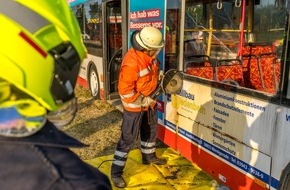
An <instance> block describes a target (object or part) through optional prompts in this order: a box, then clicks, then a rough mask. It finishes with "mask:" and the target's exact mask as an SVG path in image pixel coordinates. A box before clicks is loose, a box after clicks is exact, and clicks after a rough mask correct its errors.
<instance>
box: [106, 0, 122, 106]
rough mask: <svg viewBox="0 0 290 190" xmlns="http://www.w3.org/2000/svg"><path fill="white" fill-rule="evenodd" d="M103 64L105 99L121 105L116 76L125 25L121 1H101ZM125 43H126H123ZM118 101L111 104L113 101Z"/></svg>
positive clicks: (120, 60) (120, 61)
mask: <svg viewBox="0 0 290 190" xmlns="http://www.w3.org/2000/svg"><path fill="white" fill-rule="evenodd" d="M103 18H104V19H103V23H102V26H103V32H104V35H103V44H104V45H103V52H104V57H103V63H104V81H105V84H104V85H105V89H106V90H105V98H106V100H107V101H109V102H111V103H112V104H113V105H115V106H117V107H118V105H119V104H121V102H120V101H119V94H118V88H117V86H118V76H119V70H120V66H121V63H122V55H123V52H124V51H122V46H123V45H125V44H124V42H122V28H123V26H124V24H125V22H123V24H122V21H124V20H125V19H126V18H124V17H123V16H122V14H121V1H120V0H110V1H103ZM125 43H126V42H125ZM116 99H117V100H118V101H117V102H118V103H117V102H115V103H113V102H112V101H113V100H116Z"/></svg>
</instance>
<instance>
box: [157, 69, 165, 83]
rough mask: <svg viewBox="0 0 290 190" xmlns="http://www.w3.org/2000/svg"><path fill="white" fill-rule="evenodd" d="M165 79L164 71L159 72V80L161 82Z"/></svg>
mask: <svg viewBox="0 0 290 190" xmlns="http://www.w3.org/2000/svg"><path fill="white" fill-rule="evenodd" d="M163 77H164V71H162V70H161V71H159V76H158V80H159V81H161V80H162V79H163Z"/></svg>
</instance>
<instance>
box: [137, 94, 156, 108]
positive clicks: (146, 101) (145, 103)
mask: <svg viewBox="0 0 290 190" xmlns="http://www.w3.org/2000/svg"><path fill="white" fill-rule="evenodd" d="M155 101H156V100H153V99H152V98H150V97H149V96H146V97H143V98H142V102H141V106H143V107H149V106H150V105H151V104H152V103H153V102H155Z"/></svg>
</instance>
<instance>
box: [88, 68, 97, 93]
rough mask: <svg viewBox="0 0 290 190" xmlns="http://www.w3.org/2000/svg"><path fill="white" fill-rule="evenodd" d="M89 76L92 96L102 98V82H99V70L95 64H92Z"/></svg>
mask: <svg viewBox="0 0 290 190" xmlns="http://www.w3.org/2000/svg"><path fill="white" fill-rule="evenodd" d="M88 78H89V87H90V91H91V95H92V97H93V98H94V99H99V98H100V83H99V77H98V72H97V69H96V66H95V65H91V66H90V70H89V76H88Z"/></svg>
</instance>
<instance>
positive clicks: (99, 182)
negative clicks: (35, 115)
mask: <svg viewBox="0 0 290 190" xmlns="http://www.w3.org/2000/svg"><path fill="white" fill-rule="evenodd" d="M83 146H85V145H84V144H82V143H80V142H79V141H77V140H75V139H74V138H72V137H70V136H68V135H66V134H65V133H63V132H62V131H59V130H58V129H57V128H56V127H55V126H54V125H53V124H51V123H47V124H46V125H45V126H44V127H43V128H42V129H41V130H40V131H39V132H37V133H36V134H34V135H32V136H29V137H25V138H11V137H9V138H8V137H0V189H3V190H6V189H13V190H18V189H19V190H34V189H35V190H39V189H41V190H46V189H49V190H96V189H100V190H109V189H112V188H111V184H110V181H109V179H108V178H107V176H106V175H104V174H103V173H101V172H100V171H99V170H97V169H96V168H93V167H91V166H89V165H88V164H86V163H84V162H83V161H82V160H81V159H80V158H79V157H78V156H77V155H76V154H74V153H73V152H71V151H70V150H69V148H71V147H83Z"/></svg>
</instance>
